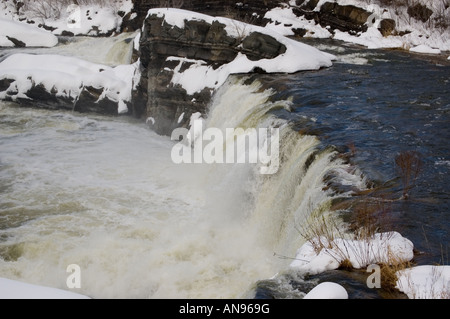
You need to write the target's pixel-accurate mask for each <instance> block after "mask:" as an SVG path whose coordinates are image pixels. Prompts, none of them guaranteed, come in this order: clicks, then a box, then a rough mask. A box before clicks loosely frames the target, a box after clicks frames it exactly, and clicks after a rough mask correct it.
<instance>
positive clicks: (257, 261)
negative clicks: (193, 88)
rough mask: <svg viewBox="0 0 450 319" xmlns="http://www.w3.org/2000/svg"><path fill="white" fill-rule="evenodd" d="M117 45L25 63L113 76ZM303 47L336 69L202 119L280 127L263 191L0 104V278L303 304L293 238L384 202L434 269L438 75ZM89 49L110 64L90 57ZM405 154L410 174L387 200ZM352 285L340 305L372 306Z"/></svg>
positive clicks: (444, 214)
mask: <svg viewBox="0 0 450 319" xmlns="http://www.w3.org/2000/svg"><path fill="white" fill-rule="evenodd" d="M124 38H127V36H124ZM95 41H101V42H102V43H101V44H97V46H96V45H95ZM116 41H118V40H117V39H99V40H91V39H83V38H80V39H79V40H76V41H75V42H71V41H68V42H67V43H64V44H61V45H59V46H58V47H56V48H53V49H47V50H46V49H39V50H38V51H35V52H36V53H41V52H52V53H55V52H56V53H57V52H60V54H69V55H74V56H78V57H81V58H85V59H88V60H89V59H90V60H93V62H103V63H105V64H109V65H115V64H120V63H124V61H126V60H128V59H129V58H130V47H129V46H126V45H125V46H122V47H121V49H120V50H118V49H117V48H118V46H121V44H118V42H116ZM120 43H122V42H120ZM128 44H130V42H129V41H128ZM311 44H312V45H314V46H317V47H319V48H320V49H322V50H324V51H328V52H330V53H333V54H335V55H336V56H337V58H338V59H337V61H335V62H334V65H333V66H332V67H331V68H328V69H322V70H319V71H314V72H300V73H296V74H290V75H281V74H277V75H254V76H232V77H230V79H229V80H228V81H227V83H226V84H225V85H224V86H223V87H221V88H220V89H219V90H218V91H217V92H216V94H215V96H214V99H213V103H212V105H211V110H210V114H208V116H207V118H206V119H205V125H207V127H223V128H225V127H233V128H235V127H243V128H251V127H260V126H261V127H265V126H268V125H271V126H274V125H275V126H277V127H280V128H281V133H280V136H281V139H280V144H281V145H280V159H281V162H280V169H279V171H278V172H277V174H275V175H273V176H264V175H260V174H258V173H257V170H256V169H255V167H254V165H250V164H215V165H208V164H204V165H200V164H174V163H173V161H172V160H171V157H170V155H171V149H172V147H173V146H174V144H175V142H174V141H171V140H170V138H169V137H166V136H159V135H157V134H155V133H154V132H153V131H151V130H150V129H149V128H148V126H147V125H146V123H143V122H142V121H138V120H135V119H132V118H128V117H124V116H121V117H105V116H100V115H94V114H78V113H72V112H65V111H46V110H39V109H29V108H21V107H19V106H17V105H15V104H12V103H6V102H0V123H1V125H0V277H6V278H10V279H17V280H22V281H26V282H30V283H35V284H40V285H45V286H51V287H57V288H61V289H67V286H66V278H67V276H68V273H67V272H66V268H67V266H68V265H71V264H77V265H79V266H80V269H81V288H80V289H77V292H79V293H82V294H85V295H88V296H91V297H93V298H243V297H251V298H253V297H256V298H301V297H302V296H303V295H304V293H305V289H306V288H307V287H309V286H310V285H312V283H314V282H316V281H317V280H320V278H319V279H318V278H313V279H307V278H303V277H302V276H300V275H299V274H296V273H295V272H294V271H292V270H291V269H290V268H289V264H290V262H291V259H290V258H293V257H295V252H296V250H297V249H298V248H299V247H300V246H301V245H302V244H303V243H304V242H305V238H304V237H303V236H302V234H301V229H302V227H303V226H304V225H307V221H308V220H309V219H310V218H314V216H317V214H321V215H323V214H326V213H330V214H332V215H333V216H335V218H337V219H339V218H341V217H342V215H340V214H339V213H338V210H337V209H336V203H345V202H347V201H351V200H354V198H365V197H367V196H368V195H367V194H370V196H372V197H377V198H383V199H385V200H384V202H385V203H386V205H385V206H383V213H386V215H387V216H388V217H386V219H388V220H389V227H390V228H391V229H393V230H397V231H399V232H400V233H401V234H402V235H403V236H405V237H407V238H409V239H410V240H411V241H412V242H413V243H414V246H415V249H416V257H415V259H414V262H415V263H417V264H431V263H439V264H448V256H449V255H448V242H449V234H448V230H449V228H450V227H449V226H450V217H449V200H450V186H449V185H448V183H447V181H448V176H449V170H450V146H449V144H448V140H449V137H450V132H449V127H448V125H449V124H450V118H449V117H450V114H449V110H450V96H449V94H448V92H449V91H450V83H449V80H450V72H449V66H448V65H447V66H445V65H437V64H436V63H435V62H430V61H427V60H425V59H421V58H418V57H414V56H411V55H409V54H406V53H404V52H399V51H386V50H366V49H362V48H359V47H354V46H350V45H345V44H343V43H340V42H333V41H313V42H311ZM130 45H132V43H131V44H130ZM99 47H106V48H109V49H107V50H106V49H105V51H108V50H109V51H108V52H110V51H111V50H112V49H110V48H115V49H114V51H115V52H117V51H120V52H121V54H114V55H111V54H109V53H108V52H105V53H103V55H101V57H99V55H92V52H97V51H99V50H98V49H93V48H99ZM50 50H51V51H50ZM100 51H101V50H100ZM14 52H16V51H15V50H3V51H2V52H0V56H5V55H7V54H10V53H14ZM403 151H415V152H417V153H418V154H420V159H421V161H422V163H423V164H422V169H421V171H420V174H419V175H418V177H417V180H415V181H414V187H413V188H412V189H411V191H410V194H409V195H410V196H409V198H408V199H406V200H405V199H402V200H399V198H400V197H401V195H402V189H403V188H402V184H401V179H400V176H401V175H400V174H399V171H398V170H397V167H396V165H395V158H396V156H397V155H398V154H400V153H401V152H403ZM349 154H350V155H349ZM358 276H359V277H358ZM354 277H355V276H353V275H349V276H346V277H345V278H343V279H342V278H341V279H342V282H341V284H343V285H344V286H345V287H346V288H347V289H348V290H349V292H350V295H351V297H352V296H353V297H355V298H357V297H371V298H380V297H383V296H382V295H380V294H378V293H377V292H372V291H370V290H368V289H366V288H364V289H363V288H362V287H363V286H364V276H363V275H361V274H359V275H357V276H356V277H358V278H357V279H355V278H354ZM361 278H362V279H361ZM362 290H364V291H365V292H364V293H361V291H362Z"/></svg>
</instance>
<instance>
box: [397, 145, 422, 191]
mask: <svg viewBox="0 0 450 319" xmlns="http://www.w3.org/2000/svg"><path fill="white" fill-rule="evenodd" d="M395 164H396V165H397V169H398V170H399V172H400V177H401V180H402V184H403V197H402V198H403V199H408V198H409V192H410V191H411V189H412V188H413V187H414V186H415V183H416V180H417V177H418V176H419V173H420V171H421V170H422V160H421V159H420V154H419V153H418V152H416V151H404V152H402V153H400V154H399V155H397V156H396V157H395Z"/></svg>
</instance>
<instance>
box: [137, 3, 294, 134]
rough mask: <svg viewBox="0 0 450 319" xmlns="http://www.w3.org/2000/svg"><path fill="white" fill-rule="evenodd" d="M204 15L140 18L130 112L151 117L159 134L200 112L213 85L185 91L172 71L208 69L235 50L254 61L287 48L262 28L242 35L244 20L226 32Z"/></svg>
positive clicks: (225, 60)
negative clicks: (136, 75) (172, 19)
mask: <svg viewBox="0 0 450 319" xmlns="http://www.w3.org/2000/svg"><path fill="white" fill-rule="evenodd" d="M211 18H212V17H211ZM206 20H207V19H205V20H202V19H199V18H194V19H192V20H181V24H182V25H176V24H175V25H174V24H171V23H169V22H168V21H167V20H166V19H165V16H164V15H161V14H159V13H158V12H154V13H150V14H149V16H148V17H147V19H146V20H145V22H144V27H143V32H142V34H141V39H140V62H141V68H142V70H141V74H142V75H141V80H140V83H139V85H138V89H137V91H136V92H134V97H133V103H132V105H133V108H132V112H133V114H134V115H135V116H138V117H143V118H151V119H152V120H151V121H150V122H151V123H154V125H153V129H154V130H155V131H156V132H158V133H160V134H170V133H171V132H172V130H173V129H174V128H175V127H179V126H186V125H187V124H188V123H189V118H190V116H191V114H193V113H196V112H200V113H202V114H205V113H206V111H207V107H208V104H209V103H210V100H211V95H212V92H213V90H214V85H212V86H211V85H210V86H207V85H206V86H205V87H204V88H203V89H202V90H200V91H195V92H188V91H187V90H186V88H184V87H183V86H181V85H179V84H174V82H173V78H174V76H175V75H176V74H177V73H182V72H184V71H185V70H187V69H189V68H191V67H193V66H197V65H199V66H201V67H202V68H204V69H205V70H209V71H211V72H212V71H213V70H217V69H218V68H220V67H222V66H224V65H226V64H227V63H230V62H232V61H234V60H235V59H236V58H237V56H238V55H239V54H241V55H245V56H246V57H247V58H248V60H250V61H257V60H261V59H272V58H275V57H277V56H278V55H280V54H283V53H284V52H285V51H286V47H285V46H284V45H283V44H282V43H280V42H278V41H277V40H276V39H275V38H273V37H271V36H270V35H267V34H264V33H261V32H251V33H250V34H248V35H246V32H245V31H246V30H244V29H245V28H246V27H245V25H243V24H235V25H234V26H233V24H232V27H231V28H234V30H231V31H230V30H228V29H227V28H230V25H226V24H224V23H221V22H220V21H219V20H210V21H206ZM179 23H180V21H179ZM231 23H233V22H231ZM254 71H261V70H254ZM205 72H208V71H205ZM198 80H199V79H196V78H195V76H194V77H193V78H192V81H198ZM200 80H201V79H200Z"/></svg>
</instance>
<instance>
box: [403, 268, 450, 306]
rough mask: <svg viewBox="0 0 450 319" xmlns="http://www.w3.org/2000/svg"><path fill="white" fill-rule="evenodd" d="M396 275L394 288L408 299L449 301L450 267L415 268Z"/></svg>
mask: <svg viewBox="0 0 450 319" xmlns="http://www.w3.org/2000/svg"><path fill="white" fill-rule="evenodd" d="M396 275H397V277H398V280H397V286H396V288H398V289H399V290H400V291H402V292H404V293H405V294H406V295H408V298H410V299H450V266H429V265H425V266H417V267H412V268H408V269H404V270H401V271H398V272H397V273H396Z"/></svg>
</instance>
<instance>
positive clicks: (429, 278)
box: [0, 0, 450, 298]
mask: <svg viewBox="0 0 450 319" xmlns="http://www.w3.org/2000/svg"><path fill="white" fill-rule="evenodd" d="M342 2H345V3H349V4H355V5H358V4H359V5H361V4H362V2H361V1H359V0H345V1H342ZM8 3H9V2H2V3H1V4H0V17H1V18H2V19H1V20H0V27H1V29H0V46H10V45H11V43H12V42H11V41H10V40H8V39H7V38H6V35H8V36H11V37H12V36H13V35H14V37H15V38H16V39H17V40H20V41H22V42H24V43H26V44H27V45H29V46H31V45H38V46H51V45H52V44H53V43H54V38H53V36H52V35H51V34H50V35H49V33H48V32H47V33H45V35H44V33H40V31H41V30H40V31H39V32H38V31H36V30H39V29H37V27H34V26H28V25H26V24H25V23H21V24H22V25H23V29H22V28H21V27H17V28H16V27H14V28H13V27H11V26H15V24H14V23H16V22H12V21H13V20H15V21H17V20H18V16H17V15H14V13H13V12H12V11H8V10H12V9H11V8H9V7H8V6H7V4H8ZM340 3H341V2H340ZM123 5H124V6H125V7H124V8H123V9H124V10H130V7H129V1H127V0H124V1H123ZM364 7H365V8H366V9H372V10H373V12H375V14H376V17H383V18H384V17H388V16H389V17H391V18H392V17H393V13H392V12H390V11H389V10H388V11H387V12H385V11H381V10H382V8H380V7H377V6H372V7H370V6H369V7H368V6H367V4H365V5H364ZM103 9H105V10H104V11H103ZM80 10H85V11H79V12H75V15H76V17H80V19H81V16H83V20H80V23H81V26H80V25H78V24H77V21H78V20H76V19H75V20H70V23H68V21H69V20H68V17H69V15H70V14H73V12H66V13H67V15H66V16H63V17H61V18H60V20H52V21H45V23H46V24H47V25H52V26H53V27H55V28H56V29H55V30H54V31H53V32H54V33H56V34H60V32H62V31H63V30H69V29H70V31H71V32H73V33H75V34H76V32H74V28H72V27H74V26H76V27H77V28H78V29H77V30H78V31H80V33H83V32H84V33H85V34H86V31H87V34H89V32H90V31H89V30H93V27H94V26H95V30H100V31H102V30H107V29H110V28H113V29H114V28H117V26H118V25H119V24H120V19H119V18H117V16H116V15H115V13H114V14H113V12H116V11H114V10H111V8H102V9H101V10H100V9H99V10H97V9H94V8H85V9H80ZM88 10H89V13H88ZM91 10H93V11H92V12H91ZM447 10H448V9H447ZM80 12H81V16H79V15H78V13H80ZM153 12H155V13H157V14H159V15H164V16H165V19H166V21H167V22H168V23H170V24H173V25H178V26H179V25H181V24H183V23H184V19H206V20H211V21H212V19H213V18H211V17H208V16H204V15H199V14H194V13H190V12H187V11H183V10H167V9H164V10H162V9H160V10H159V11H153ZM84 17H86V20H84ZM97 17H98V19H97ZM266 17H269V18H271V19H272V20H274V21H281V22H288V23H281V24H279V25H276V24H275V23H274V24H271V25H270V29H271V30H272V31H267V30H268V29H263V28H258V27H254V26H249V25H245V24H242V23H240V22H236V21H232V20H229V19H223V18H217V19H220V22H222V23H226V24H227V31H228V32H229V33H230V34H233V33H236V32H239V33H242V32H245V33H246V34H249V33H250V32H254V31H258V32H264V33H269V34H270V35H271V36H273V37H275V38H276V39H277V40H278V41H280V42H281V43H283V44H284V45H286V47H287V51H286V53H284V54H282V55H280V56H279V57H277V58H274V59H271V60H262V61H250V60H249V59H247V58H246V57H245V56H243V55H239V56H238V57H237V58H236V59H235V60H234V61H233V62H231V63H229V64H227V65H224V66H222V67H221V68H218V69H217V70H214V69H212V68H210V67H208V66H207V65H205V63H203V62H202V61H195V63H193V64H192V66H191V67H189V68H188V69H187V70H185V71H183V72H175V73H174V76H173V79H172V82H173V83H174V84H180V85H182V86H184V87H185V88H186V90H187V91H188V93H194V92H197V91H198V90H201V89H202V88H203V87H211V88H217V87H218V86H220V85H221V84H222V83H223V81H225V80H226V78H227V76H228V75H229V74H232V73H241V72H249V71H251V70H253V68H255V67H260V68H262V69H264V70H266V71H267V72H295V71H299V70H305V69H316V68H319V67H324V66H330V65H331V61H332V59H333V58H334V57H333V56H331V55H329V54H326V53H323V52H320V51H318V50H316V49H313V48H311V47H309V46H306V45H304V44H301V43H299V42H296V41H293V40H289V39H287V38H284V37H282V36H280V35H279V34H277V33H275V31H276V32H282V33H284V34H286V35H290V32H292V28H295V27H302V28H305V29H307V30H309V31H310V32H309V33H307V35H309V36H315V37H331V33H330V32H329V31H328V29H326V28H322V27H320V26H318V25H315V24H314V23H313V22H311V21H308V20H302V19H299V18H296V17H295V15H294V14H293V13H292V9H290V8H284V9H279V8H278V9H274V10H272V11H271V12H269V13H268V14H267V16H266ZM5 18H6V19H7V20H5ZM88 18H91V19H88ZM394 18H395V17H394ZM8 19H9V20H8ZM396 19H397V21H398V23H397V24H398V28H399V29H402V30H403V29H404V28H406V24H405V23H406V21H404V20H405V17H404V16H403V17H402V16H399V17H396ZM378 20H379V19H378ZM378 20H377V21H378ZM58 21H59V22H58ZM376 23H377V22H375V24H374V25H373V26H370V27H369V29H368V31H367V32H366V33H365V34H361V35H360V36H359V37H357V36H350V35H348V34H345V33H342V32H341V33H339V32H337V33H336V34H335V35H334V37H335V38H338V39H342V40H345V41H350V42H354V43H359V44H362V45H366V46H368V47H371V48H381V47H402V48H405V49H412V50H411V51H416V52H426V53H438V52H441V51H444V50H450V42H449V41H450V39H449V38H450V37H449V36H448V31H446V32H444V33H442V32H439V30H436V31H434V30H426V29H424V28H423V27H420V26H419V25H418V23H415V22H414V23H411V24H409V25H408V28H410V29H412V30H411V31H412V32H411V33H410V34H408V35H407V36H403V37H396V36H389V37H383V36H382V35H381V34H380V33H379V31H378V30H377V28H376V27H377V24H376ZM285 24H292V26H289V27H286V26H285ZM69 26H71V28H69ZM66 27H67V28H66ZM32 32H36V33H32ZM43 32H44V31H43ZM313 32H314V33H313ZM6 33H8V34H6ZM31 34H36V35H35V36H33V37H30V35H31ZM35 40H36V41H37V40H38V42H34V41H35ZM55 44H56V43H55ZM55 44H53V45H55ZM299 56H301V57H302V59H298V57H299ZM173 59H178V60H179V61H180V62H182V58H179V57H178V58H177V57H173ZM135 70H136V65H121V66H117V67H114V68H113V67H109V66H105V65H100V64H94V63H90V62H86V61H83V60H81V59H76V58H72V57H63V56H57V55H28V54H15V55H12V56H10V57H8V58H7V59H5V60H4V61H2V63H0V80H1V79H5V78H8V79H13V80H14V82H13V83H11V85H10V87H9V88H8V90H10V91H11V90H13V91H16V92H17V95H16V96H17V97H23V98H27V97H26V91H27V89H29V88H30V85H31V81H30V78H31V79H33V81H35V83H40V84H42V85H43V86H44V87H45V88H46V89H47V90H48V91H49V92H50V91H51V90H53V91H56V92H58V93H57V94H61V95H63V94H66V95H67V96H69V97H72V98H74V99H76V97H77V96H78V94H79V93H80V89H81V88H82V87H83V86H88V85H89V86H93V87H103V88H105V91H104V95H105V96H106V97H108V98H110V99H112V100H116V101H118V102H119V105H120V106H119V109H118V112H119V113H120V112H123V111H125V110H126V105H125V104H126V102H127V101H129V100H130V98H131V87H132V84H133V77H134V76H135ZM193 79H196V81H193ZM8 90H6V91H5V92H0V98H4V95H5V94H6V92H7V91H8ZM317 240H319V239H317ZM322 241H323V240H322ZM313 243H314V239H313V240H312V241H309V242H307V243H306V244H305V245H304V246H303V247H301V248H300V249H299V251H298V255H297V259H298V260H296V261H294V262H293V263H292V264H291V267H292V268H293V269H297V270H299V271H306V272H309V273H320V272H322V271H325V270H329V269H336V268H337V267H338V266H339V264H340V262H341V261H342V258H343V257H344V256H345V258H348V259H349V260H350V262H351V263H352V265H353V266H354V267H356V268H362V267H366V266H367V265H368V264H372V263H380V262H385V261H386V259H387V258H388V257H389V255H390V254H392V253H393V252H395V255H396V256H397V258H400V259H402V260H411V259H412V257H413V253H412V249H413V245H412V243H411V242H410V241H409V240H408V239H406V238H404V237H402V236H401V235H400V234H398V233H389V234H377V235H376V236H374V238H372V240H367V241H364V242H361V241H355V240H348V239H335V240H334V242H333V243H328V244H329V245H328V246H329V247H332V248H330V249H322V250H320V251H317V249H314V245H313ZM316 247H317V245H316ZM343 252H347V255H345V254H343ZM362 257H364V258H362ZM398 277H399V279H398V282H397V287H398V289H399V290H401V291H403V292H405V293H406V294H407V295H408V297H409V298H441V297H447V298H448V296H449V289H450V288H449V287H450V267H449V266H418V267H413V268H410V269H406V270H404V271H402V272H399V273H398ZM330 287H332V288H330ZM342 289H343V288H342V287H340V286H338V285H336V284H326V285H320V287H319V286H318V288H317V289H316V290H314V291H311V292H310V294H308V295H309V296H308V295H307V296H308V297H307V298H346V297H347V296H346V293H345V292H344V291H343V290H342ZM60 293H61V292H60V291H56V290H52V289H51V288H50V290H49V288H46V287H37V286H34V285H29V284H24V283H19V282H14V281H10V280H8V279H0V298H34V297H35V296H37V295H40V296H41V298H43V297H48V298H62V297H67V298H74V297H80V296H77V295H66V294H65V293H64V294H60Z"/></svg>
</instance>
